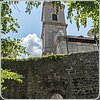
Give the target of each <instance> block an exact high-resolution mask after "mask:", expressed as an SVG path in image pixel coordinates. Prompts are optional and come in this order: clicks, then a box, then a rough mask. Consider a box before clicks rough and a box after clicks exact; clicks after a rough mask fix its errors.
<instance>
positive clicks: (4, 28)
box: [1, 2, 20, 34]
mask: <svg viewBox="0 0 100 100" xmlns="http://www.w3.org/2000/svg"><path fill="white" fill-rule="evenodd" d="M17 28H20V26H19V24H18V22H17V19H14V18H13V16H12V10H11V8H10V6H9V4H8V2H2V5H1V33H2V34H6V33H8V32H10V31H12V32H16V33H17Z"/></svg>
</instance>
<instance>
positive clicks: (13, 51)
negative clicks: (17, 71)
mask: <svg viewBox="0 0 100 100" xmlns="http://www.w3.org/2000/svg"><path fill="white" fill-rule="evenodd" d="M21 42H22V41H21V40H20V39H14V40H11V39H10V37H8V38H6V39H3V38H2V39H1V50H2V51H1V54H2V56H3V57H6V56H7V57H15V58H16V56H21V54H28V52H27V51H26V50H25V49H26V47H23V46H21V45H20V43H21Z"/></svg>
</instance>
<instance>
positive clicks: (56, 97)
mask: <svg viewBox="0 0 100 100" xmlns="http://www.w3.org/2000/svg"><path fill="white" fill-rule="evenodd" d="M50 99H63V97H62V96H61V95H60V94H58V93H55V94H54V95H53V96H52V97H51V98H50Z"/></svg>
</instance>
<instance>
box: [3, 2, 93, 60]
mask: <svg viewBox="0 0 100 100" xmlns="http://www.w3.org/2000/svg"><path fill="white" fill-rule="evenodd" d="M11 9H12V11H13V16H14V18H15V19H18V23H19V25H20V28H19V29H18V33H12V32H9V33H8V34H7V35H2V37H4V38H5V37H8V36H10V37H11V38H12V39H13V38H20V39H23V42H22V43H21V45H23V46H25V47H26V49H27V51H28V52H29V54H30V57H32V56H41V54H42V40H41V32H42V22H41V15H42V4H41V5H40V6H39V7H38V8H37V9H36V8H33V9H32V12H31V14H28V13H25V9H26V5H25V2H24V1H21V2H19V4H18V5H17V7H16V6H13V5H11ZM67 11H68V7H67V6H66V7H65V10H64V13H65V20H66V24H68V27H67V29H66V30H67V34H68V35H75V36H79V35H83V36H87V32H88V31H89V30H90V29H91V26H92V21H91V19H88V23H87V27H86V28H84V27H83V26H81V27H80V31H78V30H77V27H76V24H75V21H74V20H73V23H72V24H71V23H70V22H69V21H68V20H67V18H66V16H67ZM25 57H28V56H27V55H22V56H21V57H20V58H25Z"/></svg>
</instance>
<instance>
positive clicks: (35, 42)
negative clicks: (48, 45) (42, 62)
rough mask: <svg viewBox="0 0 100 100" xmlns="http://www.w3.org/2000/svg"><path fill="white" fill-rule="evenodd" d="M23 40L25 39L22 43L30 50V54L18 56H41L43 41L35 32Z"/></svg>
mask: <svg viewBox="0 0 100 100" xmlns="http://www.w3.org/2000/svg"><path fill="white" fill-rule="evenodd" d="M22 40H23V42H22V43H21V45H22V46H25V47H26V50H27V51H28V53H29V54H30V55H29V56H28V55H22V56H20V57H18V58H27V57H33V56H41V55H42V41H41V39H40V38H39V37H38V36H37V35H36V34H35V33H34V34H28V35H27V36H26V37H25V38H23V39H22Z"/></svg>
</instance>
